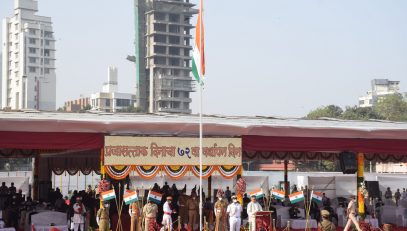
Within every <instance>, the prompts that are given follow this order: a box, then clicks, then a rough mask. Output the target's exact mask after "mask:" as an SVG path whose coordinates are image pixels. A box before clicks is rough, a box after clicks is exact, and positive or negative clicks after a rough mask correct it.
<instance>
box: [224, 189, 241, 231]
mask: <svg viewBox="0 0 407 231" xmlns="http://www.w3.org/2000/svg"><path fill="white" fill-rule="evenodd" d="M226 212H227V213H228V214H229V226H230V231H239V230H240V224H241V222H242V220H241V218H240V216H241V215H242V212H243V208H242V206H241V205H240V203H239V202H238V201H237V197H236V196H232V203H231V204H230V205H229V206H228V208H227V210H226Z"/></svg>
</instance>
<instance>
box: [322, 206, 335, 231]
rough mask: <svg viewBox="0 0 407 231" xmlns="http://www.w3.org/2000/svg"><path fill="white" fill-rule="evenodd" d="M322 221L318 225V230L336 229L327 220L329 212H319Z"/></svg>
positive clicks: (331, 230)
mask: <svg viewBox="0 0 407 231" xmlns="http://www.w3.org/2000/svg"><path fill="white" fill-rule="evenodd" d="M321 217H322V221H321V223H319V224H318V228H319V230H321V231H336V227H335V225H334V223H332V222H331V221H330V220H329V212H328V210H325V209H324V210H322V211H321Z"/></svg>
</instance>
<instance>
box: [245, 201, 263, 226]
mask: <svg viewBox="0 0 407 231" xmlns="http://www.w3.org/2000/svg"><path fill="white" fill-rule="evenodd" d="M261 211H263V209H262V208H261V205H260V204H259V202H257V200H256V196H255V195H253V196H251V201H250V203H249V204H248V205H247V215H249V230H250V231H255V230H256V213H257V212H261Z"/></svg>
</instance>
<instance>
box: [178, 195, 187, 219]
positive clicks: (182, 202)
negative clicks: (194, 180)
mask: <svg viewBox="0 0 407 231" xmlns="http://www.w3.org/2000/svg"><path fill="white" fill-rule="evenodd" d="M188 197H189V196H188V195H186V189H185V188H184V189H182V192H181V195H180V196H179V197H178V208H179V216H180V219H181V225H182V226H184V225H185V224H188V208H187V202H188Z"/></svg>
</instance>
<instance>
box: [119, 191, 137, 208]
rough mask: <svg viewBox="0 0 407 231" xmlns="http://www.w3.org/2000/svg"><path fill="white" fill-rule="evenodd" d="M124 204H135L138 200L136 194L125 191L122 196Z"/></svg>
mask: <svg viewBox="0 0 407 231" xmlns="http://www.w3.org/2000/svg"><path fill="white" fill-rule="evenodd" d="M123 200H124V203H125V204H126V205H129V204H131V203H133V202H136V201H137V200H138V196H137V192H136V191H131V190H127V191H126V193H125V194H124V196H123Z"/></svg>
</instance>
